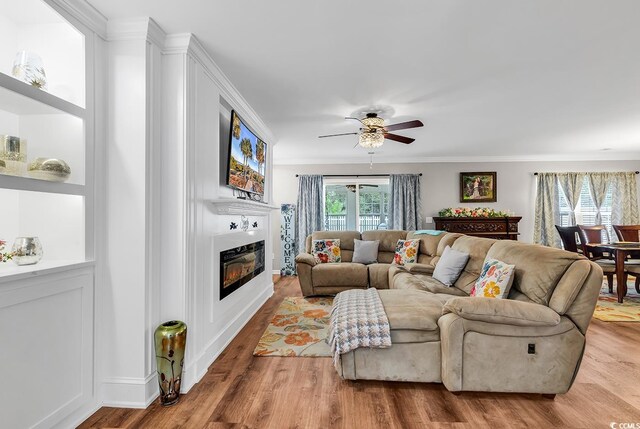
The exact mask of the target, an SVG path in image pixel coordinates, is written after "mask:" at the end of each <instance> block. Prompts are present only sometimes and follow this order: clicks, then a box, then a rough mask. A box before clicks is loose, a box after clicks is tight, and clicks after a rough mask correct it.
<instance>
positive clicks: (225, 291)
mask: <svg viewBox="0 0 640 429" xmlns="http://www.w3.org/2000/svg"><path fill="white" fill-rule="evenodd" d="M263 271H264V240H262V241H257V242H255V243H251V244H246V245H244V246H240V247H236V248H233V249H228V250H223V251H222V252H220V299H223V298H225V297H227V296H229V295H230V294H231V293H233V292H234V291H236V290H238V289H239V288H240V287H241V286H242V285H244V284H245V283H248V282H249V281H250V280H251V279H252V278H254V277H256V276H257V275H258V274H260V273H262V272H263Z"/></svg>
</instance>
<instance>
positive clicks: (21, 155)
mask: <svg viewBox="0 0 640 429" xmlns="http://www.w3.org/2000/svg"><path fill="white" fill-rule="evenodd" d="M0 161H3V162H4V169H5V170H4V173H5V174H12V175H14V176H22V174H23V173H24V167H25V163H26V161H27V141H26V140H25V139H21V138H20V137H16V136H8V135H4V134H0Z"/></svg>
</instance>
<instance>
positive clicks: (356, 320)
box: [329, 288, 391, 366]
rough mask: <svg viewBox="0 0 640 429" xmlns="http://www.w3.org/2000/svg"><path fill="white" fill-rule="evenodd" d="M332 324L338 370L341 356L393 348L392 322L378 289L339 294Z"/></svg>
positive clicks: (335, 301) (352, 290) (335, 362)
mask: <svg viewBox="0 0 640 429" xmlns="http://www.w3.org/2000/svg"><path fill="white" fill-rule="evenodd" d="M329 323H330V331H329V343H330V345H331V351H332V352H333V363H334V365H336V366H337V365H338V362H339V360H340V355H341V354H344V353H348V352H350V351H352V350H355V349H357V348H359V347H370V348H377V349H384V348H387V347H391V329H390V328H389V319H387V313H385V311H384V307H383V305H382V301H381V300H380V295H378V291H377V289H375V288H370V289H364V290H363V289H351V290H346V291H344V292H340V293H339V294H337V295H336V297H335V299H334V300H333V308H332V309H331V319H330V322H329Z"/></svg>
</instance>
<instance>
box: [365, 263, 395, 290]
mask: <svg viewBox="0 0 640 429" xmlns="http://www.w3.org/2000/svg"><path fill="white" fill-rule="evenodd" d="M391 266H392V265H391V264H369V265H367V269H368V270H369V286H370V287H374V288H376V289H389V270H390V269H391Z"/></svg>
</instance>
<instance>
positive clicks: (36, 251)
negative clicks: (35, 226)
mask: <svg viewBox="0 0 640 429" xmlns="http://www.w3.org/2000/svg"><path fill="white" fill-rule="evenodd" d="M43 253H44V252H43V250H42V244H40V239H39V238H38V237H18V238H16V241H15V242H14V243H13V248H12V249H11V254H12V257H13V262H15V263H16V264H18V265H33V264H37V263H38V262H39V261H40V259H42V255H43Z"/></svg>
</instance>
